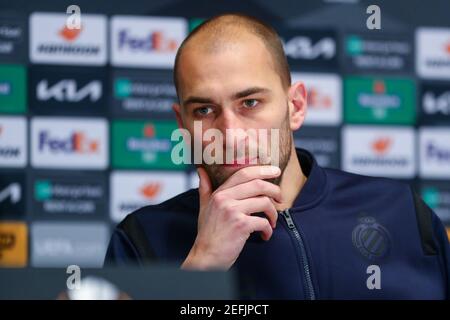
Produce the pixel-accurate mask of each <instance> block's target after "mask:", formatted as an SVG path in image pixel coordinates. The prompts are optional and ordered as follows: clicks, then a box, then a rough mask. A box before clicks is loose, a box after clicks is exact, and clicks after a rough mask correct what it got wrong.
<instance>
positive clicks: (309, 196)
mask: <svg viewBox="0 0 450 320" xmlns="http://www.w3.org/2000/svg"><path fill="white" fill-rule="evenodd" d="M296 152H297V157H298V160H299V162H300V166H301V168H302V171H303V174H304V175H305V176H306V177H307V178H308V179H307V180H306V182H305V184H304V185H303V187H302V189H301V190H300V192H299V194H298V195H297V198H296V199H295V200H294V204H293V206H292V208H291V209H293V210H306V209H309V208H311V207H314V206H315V205H317V204H318V203H319V202H320V201H321V200H322V199H323V198H324V197H325V196H326V193H327V190H328V188H327V175H326V173H325V170H324V169H323V168H322V167H320V166H319V165H318V163H317V161H316V159H315V158H314V156H313V155H312V154H311V153H310V152H309V151H307V150H305V149H302V148H296Z"/></svg>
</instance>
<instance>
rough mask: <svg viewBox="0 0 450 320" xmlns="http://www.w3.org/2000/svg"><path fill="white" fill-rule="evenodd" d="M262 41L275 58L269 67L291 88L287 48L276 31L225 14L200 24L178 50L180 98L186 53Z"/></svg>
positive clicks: (176, 74)
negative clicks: (181, 77) (181, 67)
mask: <svg viewBox="0 0 450 320" xmlns="http://www.w3.org/2000/svg"><path fill="white" fill-rule="evenodd" d="M253 38H254V39H256V41H258V40H259V41H261V42H262V43H263V44H264V47H265V48H266V50H267V51H268V53H269V55H270V57H271V63H270V66H269V67H272V68H273V69H274V71H275V72H276V73H277V74H278V75H279V77H280V80H281V83H282V86H283V88H285V89H287V88H288V87H289V86H290V85H291V75H290V72H289V66H288V63H287V59H286V55H285V54H284V50H283V45H282V43H281V40H280V38H279V37H278V34H277V33H276V31H275V30H274V29H273V28H272V27H271V26H269V25H267V24H266V23H264V22H262V21H260V20H258V19H256V18H253V17H249V16H246V15H242V14H223V15H219V16H216V17H213V18H211V19H209V20H206V21H205V22H203V23H202V24H200V25H199V26H198V27H197V28H196V29H194V31H192V32H191V33H190V34H189V36H188V37H187V38H186V39H185V40H184V41H183V43H182V44H181V46H180V47H179V49H178V52H177V55H176V58H175V66H174V73H173V75H174V83H175V87H176V89H177V94H178V98H180V75H179V72H180V65H181V64H182V63H183V55H184V52H185V51H189V50H200V51H201V52H202V53H205V54H215V53H220V52H223V51H225V50H232V49H233V46H234V45H236V44H238V43H242V42H247V41H252V40H253Z"/></svg>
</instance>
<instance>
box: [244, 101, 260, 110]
mask: <svg viewBox="0 0 450 320" xmlns="http://www.w3.org/2000/svg"><path fill="white" fill-rule="evenodd" d="M257 104H258V100H256V99H247V100H244V102H243V105H244V107H245V108H248V109H251V108H254V107H256V105H257Z"/></svg>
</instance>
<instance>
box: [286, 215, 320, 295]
mask: <svg viewBox="0 0 450 320" xmlns="http://www.w3.org/2000/svg"><path fill="white" fill-rule="evenodd" d="M280 213H281V215H282V216H283V217H284V219H285V220H286V223H287V226H288V228H289V230H290V231H291V233H292V235H293V236H294V239H295V242H296V243H297V244H298V249H299V250H300V256H301V258H302V265H303V271H304V276H305V279H306V287H307V289H308V295H309V299H310V300H315V299H316V294H315V292H314V287H313V283H312V279H311V271H310V268H309V263H308V257H307V255H306V249H305V243H304V241H303V237H302V235H301V233H300V232H299V230H298V229H297V227H296V226H295V224H294V221H293V220H292V217H291V214H290V213H289V209H286V210H284V211H280Z"/></svg>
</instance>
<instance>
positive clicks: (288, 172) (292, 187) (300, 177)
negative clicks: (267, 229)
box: [275, 146, 307, 211]
mask: <svg viewBox="0 0 450 320" xmlns="http://www.w3.org/2000/svg"><path fill="white" fill-rule="evenodd" d="M306 179H307V178H306V176H305V175H304V174H303V171H302V167H301V166H300V162H299V161H298V157H297V153H296V151H295V147H294V146H292V149H291V156H290V159H289V162H288V164H287V166H286V168H285V169H284V172H283V176H282V178H281V183H280V188H281V194H282V195H283V202H282V203H275V208H276V209H277V210H278V211H282V210H285V209H288V208H291V207H292V205H293V204H294V201H295V199H296V198H297V196H298V194H299V193H300V191H301V189H302V188H303V185H304V184H305V182H306Z"/></svg>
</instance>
